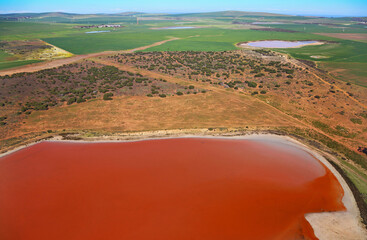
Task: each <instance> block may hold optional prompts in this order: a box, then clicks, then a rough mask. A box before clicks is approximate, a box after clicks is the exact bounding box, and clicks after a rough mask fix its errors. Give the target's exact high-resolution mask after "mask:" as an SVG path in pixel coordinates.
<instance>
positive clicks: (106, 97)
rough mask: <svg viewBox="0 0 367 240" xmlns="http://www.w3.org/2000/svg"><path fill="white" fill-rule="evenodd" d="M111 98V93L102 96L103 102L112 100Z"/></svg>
mask: <svg viewBox="0 0 367 240" xmlns="http://www.w3.org/2000/svg"><path fill="white" fill-rule="evenodd" d="M112 96H113V93H105V94H104V95H103V100H106V101H108V100H112Z"/></svg>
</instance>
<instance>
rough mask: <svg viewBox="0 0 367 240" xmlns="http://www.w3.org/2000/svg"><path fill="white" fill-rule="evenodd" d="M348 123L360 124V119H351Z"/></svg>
mask: <svg viewBox="0 0 367 240" xmlns="http://www.w3.org/2000/svg"><path fill="white" fill-rule="evenodd" d="M350 121H351V122H352V123H356V124H362V119H360V118H351V119H350Z"/></svg>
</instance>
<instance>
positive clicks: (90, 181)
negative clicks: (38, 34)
mask: <svg viewBox="0 0 367 240" xmlns="http://www.w3.org/2000/svg"><path fill="white" fill-rule="evenodd" d="M0 196H1V197H0V213H1V214H0V226H1V228H0V239H4V240H13V239H22V240H31V239H37V240H42V239H47V240H48V239H53V240H57V239H63V240H64V239H70V240H71V239H88V240H90V239H129V240H135V239H136V240H137V239H157V240H158V239H159V240H164V239H167V240H168V239H169V240H172V239H176V240H181V239H182V240H183V239H185V240H186V239H200V240H209V239H210V240H216V239H221V240H223V239H228V240H231V239H253V240H255V239H295V238H296V239H299V238H302V237H304V238H306V239H316V238H315V236H314V234H313V231H312V228H311V227H310V225H309V224H308V223H307V221H306V220H305V218H304V214H305V213H310V212H322V211H336V210H344V209H345V208H344V206H343V204H342V203H341V198H342V196H343V190H342V187H341V186H340V184H339V183H338V181H337V179H336V178H335V177H334V175H332V173H331V172H330V171H329V170H328V169H327V168H326V167H325V166H324V165H322V164H321V163H320V162H319V161H317V160H316V159H315V158H313V157H312V156H311V155H310V154H308V153H306V152H304V151H303V150H300V149H298V148H295V147H290V146H287V145H284V144H278V143H277V144H275V143H269V142H260V141H249V140H224V139H221V140H219V139H169V140H153V141H140V142H129V143H53V142H43V143H39V144H36V145H33V146H31V147H29V148H25V149H22V150H20V151H17V152H15V153H13V154H10V155H7V156H4V157H2V158H1V159H0Z"/></svg>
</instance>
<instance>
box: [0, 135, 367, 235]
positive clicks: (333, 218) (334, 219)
mask: <svg viewBox="0 0 367 240" xmlns="http://www.w3.org/2000/svg"><path fill="white" fill-rule="evenodd" d="M168 138H222V139H223V138H224V139H247V140H262V141H273V142H281V143H284V144H288V145H292V146H295V147H298V148H301V149H302V150H304V151H306V152H308V153H309V154H311V155H312V156H314V157H315V158H316V159H318V160H319V161H320V162H321V163H322V164H324V165H325V166H326V167H327V168H329V169H330V171H331V172H332V173H333V174H334V175H335V177H336V178H337V179H338V181H339V183H340V184H341V186H342V187H343V190H344V196H343V199H342V201H343V204H344V206H345V207H346V209H347V210H346V211H340V212H322V213H309V214H306V216H305V217H306V219H307V221H308V222H309V223H310V224H311V226H312V228H313V229H314V232H315V235H316V236H317V237H318V238H319V239H320V240H323V239H328V240H329V239H333V240H339V239H340V240H367V230H366V228H365V226H364V225H363V223H362V219H361V216H360V212H359V209H358V206H357V203H356V200H355V198H354V196H353V193H352V191H351V189H350V188H349V186H348V184H347V183H346V181H345V180H344V178H343V177H342V176H341V175H340V174H339V172H338V171H337V170H336V169H335V168H334V167H333V166H332V165H331V164H330V163H329V162H328V161H327V160H326V159H325V158H324V157H323V156H322V155H323V153H322V152H321V151H320V150H318V149H316V148H314V147H310V146H307V145H305V144H303V143H301V142H299V141H297V140H295V139H293V138H291V137H288V136H279V135H273V134H248V135H239V136H231V135H229V136H221V135H208V133H206V134H205V133H204V132H202V133H198V134H197V135H196V134H195V135H186V134H182V135H180V134H177V133H176V134H172V135H169V134H168V135H167V131H156V132H154V134H153V133H152V132H146V133H144V132H143V133H135V134H128V135H126V136H123V137H122V136H103V137H98V138H91V139H81V140H62V137H61V136H57V137H54V138H52V139H49V140H44V141H57V142H60V141H61V142H64V141H67V142H78V143H98V142H128V141H129V142H130V141H147V140H153V139H168ZM37 143H38V142H35V143H31V144H28V145H25V146H21V147H19V148H16V149H14V150H11V151H8V152H6V153H3V154H0V157H3V156H5V155H8V154H11V153H13V152H15V151H18V150H20V149H23V148H25V147H28V146H31V145H34V144H37ZM328 157H331V158H333V156H331V155H330V156H328Z"/></svg>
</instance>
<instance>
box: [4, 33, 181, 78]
mask: <svg viewBox="0 0 367 240" xmlns="http://www.w3.org/2000/svg"><path fill="white" fill-rule="evenodd" d="M178 39H180V38H170V39H167V40H163V41H160V42H156V43H153V44H150V45H147V46H142V47H138V48H134V49H129V50H121V51H104V52H99V53H90V54H84V55H75V56H72V57H69V58H63V59H55V60H51V61H47V62H41V63H35V64H30V65H25V66H21V67H16V68H12V69H5V70H2V71H0V76H4V75H12V74H14V73H22V72H37V71H40V70H43V69H49V68H54V67H60V66H62V65H65V64H70V63H73V62H76V61H79V60H82V59H86V58H93V57H100V56H105V55H111V54H117V53H132V52H135V51H141V50H145V49H147V48H151V47H155V46H159V45H162V44H163V43H166V42H169V41H174V40H178Z"/></svg>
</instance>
